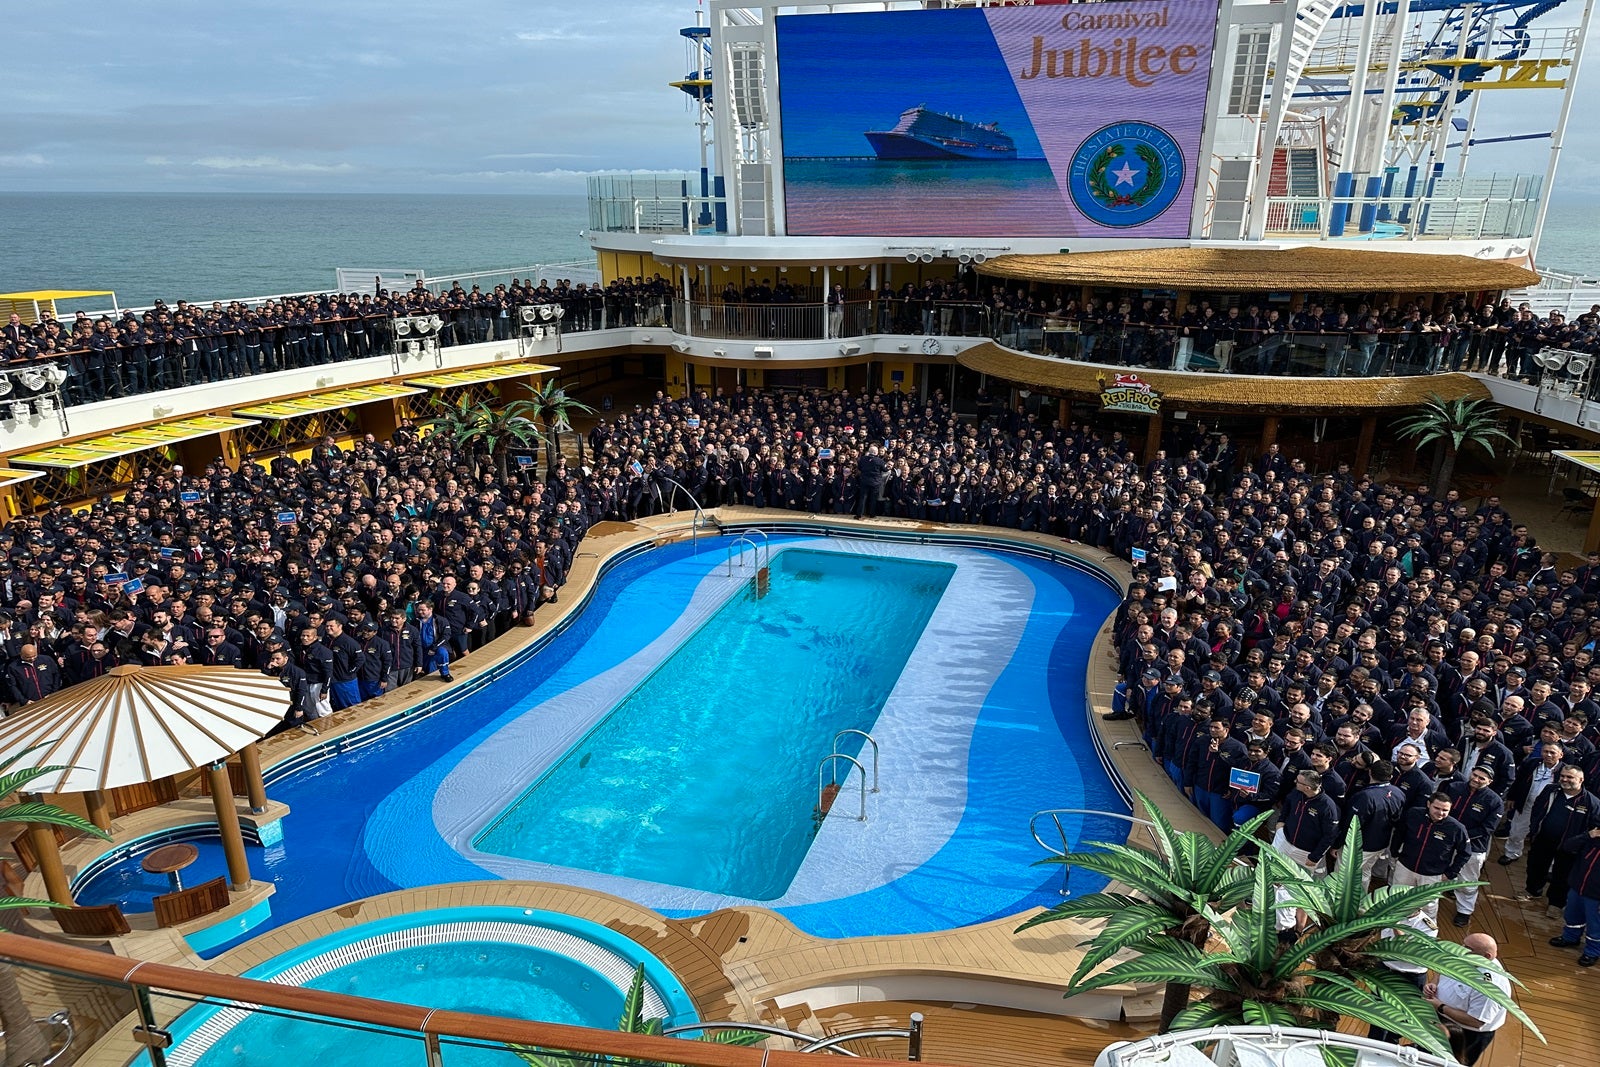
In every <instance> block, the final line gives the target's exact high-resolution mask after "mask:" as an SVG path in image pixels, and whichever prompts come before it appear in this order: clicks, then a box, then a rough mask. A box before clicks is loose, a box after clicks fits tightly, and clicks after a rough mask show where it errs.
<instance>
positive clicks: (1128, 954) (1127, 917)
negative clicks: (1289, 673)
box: [1019, 796, 1543, 1057]
mask: <svg viewBox="0 0 1600 1067" xmlns="http://www.w3.org/2000/svg"><path fill="white" fill-rule="evenodd" d="M1140 801H1141V802H1142V803H1143V804H1144V807H1145V809H1146V810H1147V811H1149V812H1150V816H1151V821H1152V822H1154V823H1155V824H1156V830H1155V836H1156V849H1157V851H1156V853H1155V855H1151V854H1150V853H1143V854H1142V858H1140V857H1138V856H1134V855H1132V853H1136V852H1138V851H1139V850H1137V849H1132V848H1130V847H1129V846H1126V845H1097V846H1095V851H1093V852H1083V853H1074V854H1073V855H1072V856H1071V857H1065V858H1062V859H1061V860H1058V861H1057V862H1071V863H1072V864H1073V866H1081V867H1085V868H1088V869H1090V870H1095V871H1098V872H1100V873H1102V874H1105V875H1107V876H1108V877H1110V878H1113V879H1116V880H1118V881H1121V882H1122V883H1123V884H1124V885H1126V886H1129V887H1131V888H1132V889H1133V890H1134V893H1133V894H1132V895H1130V894H1127V893H1113V892H1104V893H1095V894H1091V895H1090V896H1086V897H1081V898H1079V899H1077V900H1072V901H1068V902H1066V903H1064V904H1061V905H1058V906H1057V907H1055V908H1052V909H1051V910H1050V911H1048V912H1045V913H1043V914H1042V915H1039V916H1036V917H1035V918H1033V919H1031V920H1029V921H1028V922H1026V923H1024V924H1023V926H1022V927H1020V928H1019V929H1027V928H1029V927H1033V926H1037V925H1039V924H1041V923H1046V922H1051V921H1054V920H1058V919H1067V918H1075V919H1094V918H1101V919H1105V920H1106V922H1105V925H1104V926H1102V927H1101V928H1100V929H1099V931H1098V932H1096V933H1095V935H1094V936H1093V937H1092V938H1090V939H1089V940H1088V941H1087V942H1085V943H1084V944H1083V945H1082V946H1081V947H1083V948H1084V949H1086V950H1087V951H1086V952H1085V955H1084V957H1083V959H1082V961H1081V962H1080V964H1079V965H1078V968H1077V970H1076V971H1075V972H1074V973H1073V975H1072V978H1071V980H1070V981H1069V982H1068V983H1067V991H1066V996H1069V997H1070V996H1075V995H1077V994H1079V993H1086V992H1090V991H1092V990H1095V989H1102V988H1105V987H1108V986H1115V985H1120V984H1123V983H1137V984H1150V983H1157V982H1159V983H1163V984H1165V985H1166V986H1167V988H1168V990H1169V992H1170V991H1171V990H1173V989H1175V988H1176V989H1181V990H1182V991H1183V993H1184V999H1185V1003H1184V1004H1181V1005H1178V1006H1177V1010H1174V1011H1173V1012H1171V1013H1170V1014H1167V1013H1164V1018H1167V1019H1170V1021H1169V1022H1168V1023H1166V1025H1165V1026H1164V1027H1163V1029H1165V1030H1169V1031H1170V1030H1189V1029H1199V1028H1203V1027H1208V1026H1230V1025H1233V1026H1237V1025H1253V1026H1309V1027H1313V1028H1319V1029H1332V1028H1334V1027H1335V1026H1337V1025H1338V1022H1339V1019H1340V1018H1341V1017H1346V1018H1350V1019H1355V1020H1358V1021H1361V1022H1365V1023H1368V1024H1369V1025H1374V1026H1378V1027H1380V1028H1382V1029H1384V1030H1388V1031H1391V1032H1393V1033H1396V1034H1399V1035H1400V1036H1401V1037H1403V1038H1405V1039H1407V1040H1409V1041H1410V1042H1411V1043H1412V1044H1414V1045H1416V1046H1418V1047H1419V1048H1423V1049H1426V1050H1427V1051H1429V1052H1432V1053H1435V1054H1437V1055H1443V1056H1446V1057H1448V1056H1449V1046H1448V1043H1447V1042H1446V1041H1445V1039H1444V1034H1443V1031H1441V1030H1440V1028H1439V1025H1438V1017H1437V1015H1436V1014H1435V1012H1434V1010H1433V1008H1432V1007H1431V1006H1430V1005H1429V1004H1428V1003H1427V1001H1425V1000H1424V999H1423V997H1422V994H1421V992H1420V991H1419V990H1418V989H1417V988H1416V986H1414V985H1413V984H1412V983H1411V982H1409V981H1407V980H1406V979H1405V978H1404V977H1402V976H1401V975H1400V974H1399V973H1397V972H1396V971H1394V970H1393V969H1392V968H1390V967H1387V966H1385V964H1387V963H1390V962H1394V963H1407V964H1413V965H1416V966H1422V967H1426V968H1428V969H1429V970H1432V971H1435V972H1436V973H1438V974H1440V975H1448V976H1449V977H1452V978H1455V979H1457V980H1458V981H1460V982H1462V983H1464V984H1466V985H1468V986H1470V987H1471V988H1473V989H1475V990H1478V991H1480V992H1483V993H1484V994H1485V995H1487V996H1488V997H1489V998H1490V999H1491V1000H1493V1001H1494V1002H1495V1003H1497V1004H1500V1005H1503V1006H1504V1007H1506V1008H1507V1009H1508V1010H1509V1011H1510V1012H1511V1014H1513V1015H1515V1016H1516V1017H1517V1018H1518V1019H1519V1020H1521V1021H1522V1023H1523V1024H1524V1025H1526V1026H1527V1027H1528V1028H1529V1029H1530V1030H1532V1031H1533V1032H1534V1034H1535V1035H1538V1036H1539V1037H1540V1039H1541V1040H1543V1035H1540V1034H1539V1031H1538V1028H1537V1027H1535V1026H1534V1025H1533V1023H1532V1021H1531V1020H1529V1019H1528V1017H1527V1016H1526V1015H1525V1014H1523V1012H1522V1010H1521V1009H1520V1008H1519V1007H1517V1005H1516V1004H1515V1003H1514V1002H1513V1001H1512V1000H1511V998H1510V997H1508V996H1506V995H1505V994H1503V993H1502V992H1501V991H1500V990H1499V989H1498V988H1497V987H1496V986H1494V985H1493V984H1492V983H1490V982H1488V981H1487V980H1486V979H1485V978H1484V977H1483V968H1484V960H1483V958H1482V957H1481V956H1477V955H1474V954H1473V953H1471V952H1469V951H1468V950H1467V949H1465V948H1463V947H1462V946H1461V945H1459V944H1456V943H1454V942H1450V941H1442V940H1435V939H1434V938H1430V937H1426V936H1424V935H1422V934H1419V933H1417V932H1416V931H1414V930H1412V929H1410V928H1409V927H1407V926H1406V925H1404V924H1405V922H1406V920H1407V919H1409V918H1411V917H1412V916H1413V915H1415V914H1416V913H1417V912H1418V911H1419V910H1421V909H1422V908H1423V907H1425V906H1427V905H1429V904H1432V903H1434V902H1436V901H1437V900H1438V899H1439V898H1440V897H1442V896H1443V895H1445V894H1446V893H1449V892H1453V891H1454V890H1455V889H1456V888H1458V887H1460V886H1462V885H1464V884H1471V883H1461V882H1445V883H1439V884H1436V885H1429V886H1414V887H1384V888H1381V889H1378V890H1376V891H1375V892H1371V893H1369V892H1368V891H1367V888H1366V885H1365V884H1364V881H1363V879H1362V877H1361V839H1360V833H1361V830H1360V827H1359V826H1356V825H1352V826H1351V827H1350V830H1349V833H1348V836H1347V837H1346V839H1345V842H1344V848H1343V849H1342V850H1341V852H1340V854H1339V856H1340V858H1339V862H1338V864H1337V865H1336V866H1335V868H1334V870H1333V871H1332V873H1331V874H1329V875H1328V876H1327V877H1326V878H1318V877H1314V876H1313V875H1312V874H1311V873H1310V872H1308V871H1307V870H1305V868H1303V867H1301V866H1300V865H1298V864H1295V863H1292V862H1290V861H1289V860H1288V859H1287V858H1286V857H1284V856H1282V855H1280V854H1279V853H1278V852H1276V851H1274V850H1272V849H1270V848H1264V849H1261V850H1260V853H1259V855H1257V856H1256V857H1255V858H1254V859H1253V860H1247V859H1245V858H1244V851H1245V846H1246V845H1249V844H1252V843H1254V831H1255V826H1256V825H1259V820H1255V821H1253V823H1252V824H1251V825H1249V826H1247V827H1241V828H1240V829H1238V830H1235V831H1234V832H1233V833H1232V834H1231V835H1230V836H1229V838H1228V840H1227V841H1226V842H1224V843H1223V844H1222V845H1221V846H1217V845H1213V844H1212V843H1211V842H1210V840H1209V839H1208V838H1206V837H1205V836H1204V835H1203V834H1191V833H1183V834H1179V833H1175V832H1174V831H1173V830H1172V827H1171V824H1170V822H1169V821H1168V820H1167V819H1165V818H1164V817H1162V815H1161V814H1160V812H1159V811H1158V810H1157V809H1156V808H1155V807H1153V806H1152V805H1151V804H1150V802H1149V801H1148V799H1146V798H1144V797H1142V796H1141V797H1140ZM1219 863H1220V864H1223V869H1219V868H1218V864H1219ZM1280 891H1281V892H1282V893H1283V894H1284V896H1283V898H1280V897H1279V892H1280ZM1281 907H1293V908H1298V909H1300V910H1302V911H1304V912H1305V913H1306V914H1307V916H1308V917H1309V922H1308V924H1307V925H1306V927H1305V929H1304V931H1303V932H1300V933H1297V934H1295V935H1293V936H1291V937H1289V938H1286V939H1285V938H1280V936H1279V931H1278V923H1277V915H1278V911H1279V909H1280V908H1281ZM1118 956H1121V957H1122V958H1120V959H1116V960H1115V961H1114V962H1111V963H1110V965H1109V966H1105V965H1106V964H1107V962H1108V961H1112V960H1113V958H1114V957H1118ZM1512 981H1513V982H1516V979H1515V978H1512ZM1518 984H1520V983H1518ZM1191 991H1197V992H1199V994H1200V996H1199V997H1198V998H1197V999H1196V1000H1194V1002H1193V1003H1188V998H1189V996H1190V994H1191Z"/></svg>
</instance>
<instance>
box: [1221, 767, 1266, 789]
mask: <svg viewBox="0 0 1600 1067" xmlns="http://www.w3.org/2000/svg"><path fill="white" fill-rule="evenodd" d="M1228 784H1229V785H1231V786H1233V788H1235V789H1237V790H1238V791H1239V792H1241V793H1254V792H1255V791H1256V790H1258V789H1260V788H1261V775H1259V774H1257V773H1256V772H1255V771H1244V770H1240V769H1239V768H1238V767H1235V768H1233V769H1232V770H1230V771H1229V772H1228Z"/></svg>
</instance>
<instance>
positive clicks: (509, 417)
mask: <svg viewBox="0 0 1600 1067" xmlns="http://www.w3.org/2000/svg"><path fill="white" fill-rule="evenodd" d="M527 403H528V402H527V401H519V402H517V403H515V404H507V405H506V406H505V407H503V408H496V407H494V406H493V405H491V404H486V403H483V402H482V401H472V400H468V399H466V398H462V400H461V402H460V403H458V404H457V405H455V406H454V407H451V408H448V409H446V411H445V414H443V415H441V416H440V417H439V418H438V419H437V420H436V421H435V422H434V432H435V433H442V434H444V435H446V436H447V437H449V438H450V439H451V440H453V441H454V442H455V443H456V446H457V447H458V448H460V449H462V450H463V451H465V452H466V453H467V454H468V455H469V456H474V457H476V454H477V451H478V450H479V449H480V448H481V449H482V450H483V451H485V452H487V453H488V454H489V458H490V460H491V461H492V462H493V463H494V469H495V473H496V474H497V475H498V476H499V478H500V480H501V481H502V482H508V481H510V480H511V475H510V471H509V469H508V468H509V466H510V455H511V449H512V448H524V449H529V450H537V448H538V446H539V445H540V444H541V443H544V442H545V436H544V433H543V432H542V431H541V430H540V429H539V426H538V424H537V423H535V422H534V421H533V420H532V419H531V418H529V415H530V412H529V411H528V409H527V408H526V405H527ZM473 466H474V473H476V466H477V460H476V458H474V460H473Z"/></svg>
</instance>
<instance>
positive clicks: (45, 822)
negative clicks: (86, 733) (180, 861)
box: [0, 741, 111, 1067]
mask: <svg viewBox="0 0 1600 1067" xmlns="http://www.w3.org/2000/svg"><path fill="white" fill-rule="evenodd" d="M52 743H53V742H48V741H47V742H43V743H41V744H39V745H35V746H34V747H33V748H28V749H24V750H23V751H21V752H18V753H17V754H16V755H14V756H12V757H10V758H9V759H7V760H5V761H4V762H0V797H9V796H12V795H13V794H25V793H26V792H27V788H28V786H29V785H30V784H31V783H32V782H34V781H35V780H37V779H39V778H42V777H44V776H45V775H49V774H55V773H57V772H59V771H64V770H66V769H67V768H66V767H65V766H53V767H28V768H25V769H23V770H12V769H11V768H12V767H14V766H16V764H17V763H18V761H20V760H22V759H23V758H24V757H26V756H27V755H28V754H29V753H30V752H33V751H35V750H36V749H39V748H43V747H45V745H48V744H52ZM8 822H9V823H21V824H22V825H24V826H60V827H63V828H65V829H68V830H78V831H80V832H82V833H86V834H93V835H94V836H95V837H98V838H101V839H103V840H107V839H109V838H110V836H111V835H109V834H107V833H105V832H104V831H102V830H101V829H100V828H99V827H97V826H95V825H94V824H93V823H91V822H89V820H87V819H85V818H83V817H81V816H78V815H74V814H73V813H72V812H70V811H66V810H64V809H62V808H58V807H56V806H55V805H54V804H46V803H44V802H43V801H39V800H28V799H26V798H25V797H24V798H21V799H19V800H18V802H17V803H15V804H11V805H8V806H6V807H0V823H8ZM62 906H63V905H60V904H57V903H55V902H54V901H50V900H30V899H28V898H27V897H10V896H0V909H6V910H10V909H13V908H59V907H62ZM0 1028H3V1029H4V1031H5V1035H6V1056H5V1067H21V1065H22V1064H28V1063H43V1062H44V1060H45V1058H46V1057H48V1056H49V1055H50V1042H49V1041H48V1040H47V1039H46V1038H45V1036H44V1031H43V1030H41V1029H40V1028H39V1024H38V1023H37V1022H35V1021H34V1018H33V1013H32V1012H31V1011H29V1010H28V1005H27V1003H26V1001H24V1000H23V999H22V990H21V989H20V988H19V987H18V986H17V972H16V969H15V968H14V967H12V966H11V965H10V964H9V963H0Z"/></svg>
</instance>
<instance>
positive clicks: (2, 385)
mask: <svg viewBox="0 0 1600 1067" xmlns="http://www.w3.org/2000/svg"><path fill="white" fill-rule="evenodd" d="M12 388H13V386H12V385H11V378H10V376H9V375H5V374H0V396H6V395H8V394H9V393H10V392H11V390H12Z"/></svg>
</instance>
